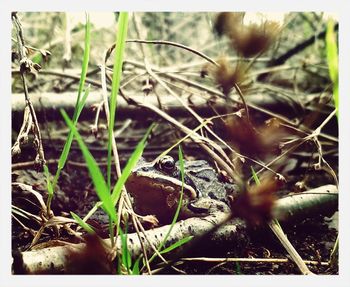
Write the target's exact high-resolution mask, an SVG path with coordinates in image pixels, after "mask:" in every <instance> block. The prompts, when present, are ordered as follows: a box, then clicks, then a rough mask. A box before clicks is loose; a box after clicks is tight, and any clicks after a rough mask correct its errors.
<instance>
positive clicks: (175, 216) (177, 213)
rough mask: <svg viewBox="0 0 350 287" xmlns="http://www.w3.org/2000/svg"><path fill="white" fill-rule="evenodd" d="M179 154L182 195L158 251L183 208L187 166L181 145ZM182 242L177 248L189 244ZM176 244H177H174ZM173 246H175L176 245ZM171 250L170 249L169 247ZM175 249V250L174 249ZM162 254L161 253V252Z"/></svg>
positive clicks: (154, 256)
mask: <svg viewBox="0 0 350 287" xmlns="http://www.w3.org/2000/svg"><path fill="white" fill-rule="evenodd" d="M178 154H179V164H180V173H181V182H182V184H181V193H180V199H179V204H178V206H177V208H176V212H175V215H174V217H173V220H172V222H171V225H170V228H169V230H168V232H167V233H166V235H165V236H164V239H163V241H162V242H161V243H160V245H159V246H158V251H160V250H161V249H162V248H163V246H164V244H165V242H166V240H167V239H168V237H169V235H170V232H171V230H172V229H173V227H174V224H175V222H176V220H177V218H178V216H179V213H180V210H181V207H182V198H183V192H184V182H185V164H184V158H183V153H182V149H181V146H180V145H179V150H178ZM182 240H183V239H182ZM182 240H179V241H178V242H180V244H179V245H177V246H180V245H183V244H185V243H186V242H188V241H189V240H187V241H185V242H182ZM174 244H176V243H174ZM174 244H173V245H174ZM168 248H169V247H168ZM173 249H174V248H173ZM160 252H161V251H160ZM156 256H157V255H156V254H153V256H152V257H151V258H150V260H149V262H151V261H153V259H154V258H156Z"/></svg>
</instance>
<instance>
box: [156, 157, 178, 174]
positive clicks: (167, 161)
mask: <svg viewBox="0 0 350 287" xmlns="http://www.w3.org/2000/svg"><path fill="white" fill-rule="evenodd" d="M157 165H158V168H159V169H160V170H161V171H164V172H166V173H170V172H173V171H174V169H175V161H174V159H173V158H172V157H171V156H170V155H166V156H164V157H162V158H161V159H160V160H159V161H158V163H157Z"/></svg>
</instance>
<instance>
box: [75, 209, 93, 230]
mask: <svg viewBox="0 0 350 287" xmlns="http://www.w3.org/2000/svg"><path fill="white" fill-rule="evenodd" d="M70 214H71V216H72V217H73V219H74V220H75V221H76V222H77V223H78V224H79V225H80V226H81V227H82V228H84V229H85V230H86V231H87V232H88V233H90V234H95V230H94V229H93V228H92V227H91V226H90V225H89V224H87V223H86V222H84V221H83V220H82V219H81V218H80V217H79V216H78V215H77V214H75V213H74V212H73V211H71V212H70Z"/></svg>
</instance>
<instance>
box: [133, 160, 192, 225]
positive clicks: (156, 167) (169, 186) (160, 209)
mask: <svg viewBox="0 0 350 287" xmlns="http://www.w3.org/2000/svg"><path fill="white" fill-rule="evenodd" d="M182 185H183V197H182V205H186V204H187V203H188V202H190V201H191V200H194V199H196V198H197V197H198V195H197V191H196V190H195V189H194V188H193V187H192V186H191V185H190V184H188V182H186V180H185V182H184V183H182V181H181V176H180V171H179V168H178V165H177V164H176V163H175V161H174V159H173V158H172V157H171V156H164V157H162V158H160V159H158V160H156V161H153V162H146V161H145V160H144V159H143V158H142V159H141V160H140V161H139V162H138V164H137V165H136V167H135V168H134V170H133V171H132V172H131V174H130V176H129V178H128V180H127V182H126V188H127V190H128V192H129V193H130V194H132V196H133V198H134V205H135V209H136V211H137V212H138V213H140V214H142V215H147V214H154V215H155V216H156V217H157V218H158V220H159V221H160V222H170V221H171V219H172V218H173V216H174V214H175V211H176V208H177V206H178V204H179V200H180V194H181V189H182Z"/></svg>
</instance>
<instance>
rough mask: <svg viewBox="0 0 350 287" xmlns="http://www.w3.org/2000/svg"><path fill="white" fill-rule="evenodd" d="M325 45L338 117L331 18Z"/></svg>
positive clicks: (336, 69)
mask: <svg viewBox="0 0 350 287" xmlns="http://www.w3.org/2000/svg"><path fill="white" fill-rule="evenodd" d="M326 46H327V61H328V68H329V76H330V78H331V80H332V82H333V99H334V105H335V108H336V109H337V118H338V119H339V114H338V111H339V84H338V48H337V38H336V34H335V32H334V23H333V21H331V20H330V21H329V22H328V24H327V33H326Z"/></svg>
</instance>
